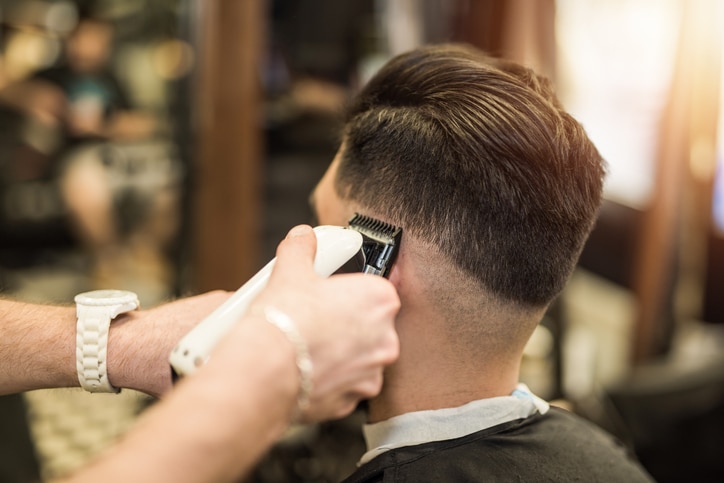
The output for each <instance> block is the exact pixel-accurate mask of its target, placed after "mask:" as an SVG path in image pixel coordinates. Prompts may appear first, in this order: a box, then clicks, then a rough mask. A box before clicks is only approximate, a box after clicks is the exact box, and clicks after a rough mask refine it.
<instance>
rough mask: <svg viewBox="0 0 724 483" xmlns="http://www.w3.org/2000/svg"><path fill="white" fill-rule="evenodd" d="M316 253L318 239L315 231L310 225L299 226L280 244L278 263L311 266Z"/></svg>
mask: <svg viewBox="0 0 724 483" xmlns="http://www.w3.org/2000/svg"><path fill="white" fill-rule="evenodd" d="M316 252H317V237H316V235H315V234H314V230H312V227H311V226H309V225H298V226H295V227H294V228H292V229H291V230H290V231H289V233H288V234H287V237H286V238H285V239H284V240H283V241H282V242H281V243H280V244H279V247H278V248H277V263H279V262H281V263H282V264H285V265H286V264H294V265H298V264H304V265H307V264H308V265H310V266H311V265H312V264H313V263H314V254H315V253H316ZM292 260H294V261H292Z"/></svg>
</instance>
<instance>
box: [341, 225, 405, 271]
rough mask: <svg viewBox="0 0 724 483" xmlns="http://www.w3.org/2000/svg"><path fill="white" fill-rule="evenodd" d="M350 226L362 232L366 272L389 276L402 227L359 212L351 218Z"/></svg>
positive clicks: (398, 246)
mask: <svg viewBox="0 0 724 483" xmlns="http://www.w3.org/2000/svg"><path fill="white" fill-rule="evenodd" d="M349 228H351V229H352V230H355V231H358V232H359V233H360V234H362V239H363V242H362V250H363V251H364V254H365V267H364V270H363V271H364V273H372V274H374V275H381V276H383V277H387V276H388V275H389V273H390V268H392V264H393V263H394V261H395V258H396V257H397V252H398V250H399V248H400V240H401V238H402V228H400V227H397V226H395V225H392V224H390V223H385V222H384V221H380V220H377V219H375V218H372V217H370V216H365V215H360V214H359V213H355V215H354V216H353V217H352V219H350V220H349Z"/></svg>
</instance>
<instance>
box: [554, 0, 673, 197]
mask: <svg viewBox="0 0 724 483" xmlns="http://www.w3.org/2000/svg"><path fill="white" fill-rule="evenodd" d="M556 9H557V17H556V25H557V32H556V36H557V40H558V54H559V70H558V86H559V88H558V90H559V92H560V96H561V100H562V102H563V103H564V104H565V106H566V107H567V108H568V109H569V110H570V111H571V112H572V113H573V115H574V116H575V117H576V118H577V119H578V120H579V121H581V123H582V124H583V125H584V127H585V128H586V130H587V132H588V134H589V136H590V137H591V139H593V141H594V143H595V144H596V146H597V147H598V149H599V151H600V152H601V154H602V155H603V156H604V158H606V160H607V161H608V163H609V175H608V177H607V180H606V196H607V197H609V198H613V199H616V200H617V201H619V202H623V203H626V204H629V205H632V206H637V207H640V206H642V205H645V204H646V202H647V200H648V199H649V196H650V194H651V190H652V183H653V169H654V161H655V156H656V152H655V150H656V145H657V136H658V128H659V119H660V116H661V112H662V109H663V107H664V103H665V102H666V99H667V96H668V92H669V88H670V85H671V79H672V74H673V70H674V62H675V56H676V50H677V44H678V35H679V27H680V19H681V10H682V3H681V0H587V1H585V2H582V1H580V0H558V1H557V3H556Z"/></svg>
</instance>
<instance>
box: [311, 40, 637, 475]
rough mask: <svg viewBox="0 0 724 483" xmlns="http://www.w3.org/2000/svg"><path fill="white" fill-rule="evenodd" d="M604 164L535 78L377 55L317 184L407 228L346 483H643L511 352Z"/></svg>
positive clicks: (444, 52)
mask: <svg viewBox="0 0 724 483" xmlns="http://www.w3.org/2000/svg"><path fill="white" fill-rule="evenodd" d="M604 172H605V163H604V161H603V159H602V158H601V156H600V155H599V153H598V151H597V150H596V148H595V147H594V145H593V144H592V143H591V141H590V140H589V139H588V137H587V136H586V134H585V132H584V130H583V128H582V127H581V126H580V125H579V124H578V122H576V121H575V120H574V119H573V118H572V117H571V116H570V115H569V114H567V113H566V112H564V111H563V109H562V108H561V106H560V105H559V103H558V101H557V100H556V98H555V96H554V94H553V92H552V90H551V87H550V86H549V83H548V82H547V80H546V79H544V78H541V77H539V76H538V75H536V74H535V73H533V72H532V71H530V70H528V69H526V68H523V67H521V66H519V65H516V64H514V63H510V62H506V61H503V60H500V59H495V58H491V57H487V56H485V55H484V54H482V53H481V52H478V51H476V50H474V49H473V48H468V47H465V46H456V45H440V46H428V47H423V48H420V49H417V50H414V51H412V52H409V53H406V54H403V55H401V56H398V57H396V58H394V59H392V60H391V61H390V62H388V63H387V64H386V65H385V66H384V67H383V68H382V69H381V70H380V71H379V72H378V73H377V74H376V75H375V76H374V77H373V78H372V80H371V81H370V82H369V83H368V84H367V85H366V86H365V87H364V88H363V90H362V91H361V92H360V94H359V95H358V96H357V97H356V99H355V100H354V101H353V103H352V105H351V106H350V109H349V111H348V115H347V118H346V127H345V132H344V136H343V139H342V144H341V147H340V149H339V152H338V154H337V156H336V158H335V159H334V161H333V162H332V164H331V165H330V167H329V169H328V171H327V173H326V174H325V176H324V177H323V178H322V180H321V181H320V183H319V185H318V186H317V188H316V189H315V192H314V193H313V195H312V204H313V207H314V209H315V211H316V214H317V216H318V221H319V223H320V224H338V225H344V224H345V223H346V222H347V220H348V219H349V218H350V217H351V216H352V214H353V213H354V212H360V213H363V214H366V215H370V216H373V217H375V218H379V219H381V220H383V221H386V222H389V223H392V224H394V225H397V226H401V227H402V228H403V230H404V235H403V239H402V244H401V249H400V252H399V256H398V258H397V261H396V262H395V264H394V266H393V268H392V271H391V273H390V277H389V278H390V281H391V282H392V283H393V284H394V285H395V286H396V288H397V290H398V293H399V295H400V299H401V310H400V312H399V314H398V317H397V319H396V327H397V330H398V333H399V337H400V357H399V360H398V361H397V362H396V363H395V364H393V365H392V366H391V367H390V368H388V369H387V370H386V374H385V382H384V387H383V390H382V392H381V394H380V395H379V396H378V397H376V398H374V399H372V400H370V401H369V405H368V422H369V424H367V425H366V426H365V427H364V435H365V439H366V442H367V445H368V452H367V453H366V454H365V455H364V456H363V457H362V460H361V467H360V468H359V469H358V470H357V471H356V472H355V473H354V474H353V475H352V476H350V477H349V479H348V480H347V481H350V482H373V481H415V482H426V481H435V482H440V481H445V482H450V481H510V480H516V481H571V480H576V481H604V480H605V481H615V482H619V481H628V482H631V481H649V480H650V477H649V476H648V475H647V474H646V472H645V471H644V470H643V469H642V468H641V466H640V465H639V464H638V463H637V462H635V461H634V460H633V459H631V458H630V457H629V456H628V455H627V453H626V451H625V450H624V448H623V447H621V446H619V445H618V444H617V443H616V442H615V441H614V440H613V438H612V437H610V436H609V435H607V434H605V433H604V432H603V431H602V430H600V429H598V428H597V427H595V426H594V425H592V424H590V423H588V422H586V421H584V420H583V419H581V418H579V417H577V416H575V415H573V414H571V413H569V412H567V411H564V410H562V409H558V408H555V407H551V406H549V405H548V404H547V403H546V402H545V401H543V400H542V399H540V398H538V397H536V396H535V395H533V394H531V392H530V391H529V390H528V389H527V388H526V387H525V386H524V385H522V384H519V380H518V378H519V367H520V363H521V357H522V352H523V348H524V346H525V344H526V342H527V340H528V338H529V337H530V335H531V333H532V332H533V330H534V328H535V327H536V325H537V324H538V323H539V321H540V320H541V318H542V316H543V314H544V312H545V311H546V308H547V307H548V305H549V304H550V303H551V301H552V300H553V299H554V298H555V297H556V296H557V295H558V293H559V292H560V291H561V290H562V288H563V287H564V285H565V283H566V281H567V279H568V277H569V275H570V273H571V271H572V270H573V268H574V266H575V264H576V261H577V259H578V256H579V253H580V251H581V249H582V247H583V244H584V242H585V240H586V238H587V236H588V234H589V231H590V230H591V228H592V225H593V223H594V219H595V217H596V213H597V210H598V206H599V203H600V199H601V190H602V183H603V178H604Z"/></svg>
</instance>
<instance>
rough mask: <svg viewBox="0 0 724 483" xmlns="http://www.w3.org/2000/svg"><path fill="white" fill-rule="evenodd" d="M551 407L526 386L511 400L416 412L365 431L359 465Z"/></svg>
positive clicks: (521, 387)
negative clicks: (364, 444)
mask: <svg viewBox="0 0 724 483" xmlns="http://www.w3.org/2000/svg"><path fill="white" fill-rule="evenodd" d="M548 409H549V405H548V403H547V402H545V401H544V400H543V399H541V398H539V397H538V396H536V395H534V394H533V393H532V392H530V390H529V389H528V387H527V386H526V385H525V384H518V386H517V387H516V389H515V390H514V391H513V393H512V394H511V395H510V396H501V397H494V398H487V399H480V400H478V401H473V402H470V403H467V404H464V405H463V406H459V407H455V408H445V409H434V410H429V411H415V412H412V413H406V414H401V415H399V416H395V417H392V418H390V419H387V420H385V421H381V422H379V423H374V424H365V425H364V426H363V427H362V431H363V433H364V437H365V441H366V443H367V452H366V453H365V454H364V455H363V456H362V459H361V460H360V462H359V464H360V465H362V464H364V463H367V462H368V461H370V460H371V459H372V458H374V457H376V456H378V455H380V454H382V453H384V452H385V451H389V450H391V449H394V448H401V447H403V446H414V445H418V444H422V443H428V442H431V441H444V440H447V439H455V438H460V437H463V436H467V435H468V434H472V433H475V432H477V431H481V430H483V429H486V428H491V427H493V426H497V425H499V424H502V423H506V422H508V421H514V420H516V419H522V418H527V417H529V416H532V415H533V414H535V413H541V414H545V413H546V412H547V411H548Z"/></svg>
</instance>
